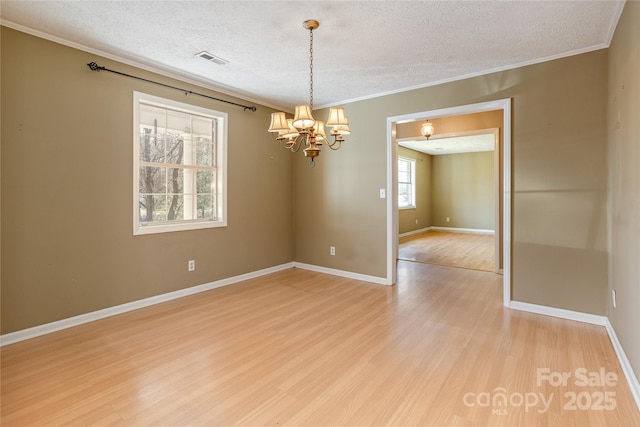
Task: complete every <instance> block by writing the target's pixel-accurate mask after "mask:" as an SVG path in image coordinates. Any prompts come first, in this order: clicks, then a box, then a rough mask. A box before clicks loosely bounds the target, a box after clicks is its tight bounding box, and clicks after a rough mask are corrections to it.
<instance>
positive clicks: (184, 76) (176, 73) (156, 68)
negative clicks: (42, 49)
mask: <svg viewBox="0 0 640 427" xmlns="http://www.w3.org/2000/svg"><path fill="white" fill-rule="evenodd" d="M0 24H1V25H2V26H5V27H7V28H11V29H14V30H16V31H20V32H23V33H26V34H30V35H32V36H35V37H39V38H41V39H45V40H49V41H52V42H54V43H58V44H61V45H64V46H68V47H70V48H73V49H78V50H81V51H83V52H87V53H91V54H94V55H99V56H101V57H103V58H107V59H111V60H113V61H118V62H121V63H123V64H126V65H130V66H132V67H136V68H140V69H142V70H145V71H150V72H152V73H156V74H159V75H161V76H165V77H169V78H171V79H175V80H179V81H181V82H184V83H189V84H192V85H196V86H199V87H202V88H204V89H209V90H212V91H215V92H218V93H221V94H224V95H229V96H233V97H234V98H238V99H242V100H244V101H247V102H253V103H256V104H259V105H260V106H263V107H269V108H273V109H275V110H277V111H289V109H288V107H283V106H279V105H275V104H273V103H271V102H269V101H265V100H263V99H258V98H252V97H250V96H247V95H246V94H243V93H240V92H239V91H237V90H234V89H233V88H230V87H225V86H223V85H216V84H212V83H211V81H207V80H204V79H201V78H199V77H197V76H194V75H192V74H189V73H185V72H183V71H180V70H176V69H172V68H170V67H167V66H165V65H162V64H158V63H154V62H152V61H145V62H142V61H139V60H136V59H132V58H128V57H127V56H126V54H125V53H124V52H122V53H120V54H112V53H108V52H105V51H103V50H100V49H95V48H92V47H89V46H86V45H83V44H80V43H76V42H73V41H70V40H67V39H63V38H61V37H57V36H54V35H51V34H48V33H45V32H42V31H39V30H34V29H33V28H30V27H26V26H24V25H20V24H16V23H15V22H11V21H8V20H6V19H0ZM98 65H100V64H98Z"/></svg>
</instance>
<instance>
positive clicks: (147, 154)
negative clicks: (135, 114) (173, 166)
mask: <svg viewBox="0 0 640 427" xmlns="http://www.w3.org/2000/svg"><path fill="white" fill-rule="evenodd" d="M140 160H142V161H143V162H153V163H163V162H164V133H163V131H161V130H158V129H156V128H153V127H149V126H141V127H140Z"/></svg>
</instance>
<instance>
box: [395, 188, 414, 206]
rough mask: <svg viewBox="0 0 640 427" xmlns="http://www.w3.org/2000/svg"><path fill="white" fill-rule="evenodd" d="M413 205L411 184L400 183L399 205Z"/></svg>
mask: <svg viewBox="0 0 640 427" xmlns="http://www.w3.org/2000/svg"><path fill="white" fill-rule="evenodd" d="M409 205H411V190H410V185H409V184H398V206H399V207H406V206H409Z"/></svg>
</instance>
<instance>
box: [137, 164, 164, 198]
mask: <svg viewBox="0 0 640 427" xmlns="http://www.w3.org/2000/svg"><path fill="white" fill-rule="evenodd" d="M166 184H167V170H166V169H165V168H159V167H155V166H141V167H140V193H166V191H167V185H166Z"/></svg>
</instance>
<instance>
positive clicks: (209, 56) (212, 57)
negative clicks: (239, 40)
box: [196, 51, 229, 65]
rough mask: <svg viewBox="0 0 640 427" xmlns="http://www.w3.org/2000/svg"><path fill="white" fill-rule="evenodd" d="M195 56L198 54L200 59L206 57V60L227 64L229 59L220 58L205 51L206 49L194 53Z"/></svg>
mask: <svg viewBox="0 0 640 427" xmlns="http://www.w3.org/2000/svg"><path fill="white" fill-rule="evenodd" d="M196 56H199V57H200V58H202V59H206V60H207V61H211V62H214V63H216V64H218V65H224V64H228V63H229V61H227V60H226V59H222V58H220V57H219V56H215V55H214V54H212V53H209V52H206V51H202V52H200V53H196Z"/></svg>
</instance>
